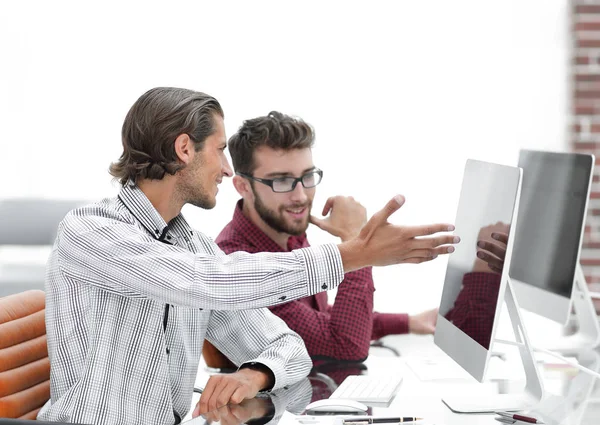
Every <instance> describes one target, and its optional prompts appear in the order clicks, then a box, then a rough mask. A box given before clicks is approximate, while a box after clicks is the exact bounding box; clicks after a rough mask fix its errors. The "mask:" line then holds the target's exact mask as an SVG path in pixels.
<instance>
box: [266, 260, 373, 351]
mask: <svg viewBox="0 0 600 425" xmlns="http://www.w3.org/2000/svg"><path fill="white" fill-rule="evenodd" d="M373 292H374V287H373V276H372V270H371V268H370V267H368V268H364V269H360V270H356V271H354V272H351V273H347V274H346V277H345V279H344V281H343V284H342V285H340V287H339V288H338V292H337V296H336V298H335V303H334V304H333V306H330V308H328V311H318V310H315V309H314V308H312V307H311V306H309V305H307V304H306V303H302V302H299V301H293V302H290V303H287V304H282V305H279V306H275V307H272V308H271V311H273V312H274V313H275V314H276V315H278V316H279V317H281V318H282V319H283V320H284V321H285V322H286V323H287V324H288V326H289V327H290V328H291V329H293V330H294V331H296V332H298V334H299V335H300V336H301V337H302V339H303V340H304V343H305V344H306V348H307V349H308V352H309V354H310V356H311V357H313V358H315V359H322V358H327V359H336V360H347V361H362V360H364V359H366V358H367V356H368V355H369V346H370V344H371V333H372V327H373Z"/></svg>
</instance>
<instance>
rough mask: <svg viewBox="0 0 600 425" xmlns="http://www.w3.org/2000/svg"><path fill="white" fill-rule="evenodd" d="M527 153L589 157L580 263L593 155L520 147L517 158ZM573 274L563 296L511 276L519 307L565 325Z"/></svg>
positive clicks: (579, 247)
mask: <svg viewBox="0 0 600 425" xmlns="http://www.w3.org/2000/svg"><path fill="white" fill-rule="evenodd" d="M524 152H527V153H534V154H535V153H540V154H553V155H559V156H564V157H565V158H568V157H576V156H585V157H588V158H590V159H591V161H590V180H589V182H588V188H587V196H586V198H585V207H584V209H583V211H584V213H583V220H582V226H581V234H580V237H579V245H578V248H577V257H576V263H577V264H579V263H580V257H581V246H582V244H583V237H584V233H585V221H586V217H587V210H588V206H589V199H590V192H591V188H592V180H593V178H594V162H595V156H594V155H592V154H583V153H571V152H551V151H536V150H529V149H521V150H520V151H519V158H520V157H521V154H522V153H524ZM575 275H576V271H575V269H574V270H573V281H572V283H571V295H570V296H569V297H565V296H563V295H558V294H555V293H554V292H550V291H546V290H544V289H542V288H539V287H537V286H534V285H531V284H528V283H527V282H522V281H520V280H518V279H515V278H514V277H511V281H512V283H513V288H514V291H515V294H516V297H517V300H518V301H519V307H520V308H523V309H525V310H527V311H529V312H532V313H535V314H537V315H540V316H543V317H546V318H547V319H550V320H553V321H555V322H557V323H559V324H561V325H565V324H566V323H567V322H568V320H569V317H570V315H571V310H572V305H573V294H574V291H575Z"/></svg>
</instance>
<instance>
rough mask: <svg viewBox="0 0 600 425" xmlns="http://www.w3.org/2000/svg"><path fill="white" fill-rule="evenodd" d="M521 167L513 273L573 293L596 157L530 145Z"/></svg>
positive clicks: (545, 288) (535, 283) (526, 280)
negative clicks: (553, 150) (540, 150)
mask: <svg viewBox="0 0 600 425" xmlns="http://www.w3.org/2000/svg"><path fill="white" fill-rule="evenodd" d="M519 167H521V168H522V169H523V186H522V189H521V201H520V206H519V218H518V226H517V229H516V233H515V245H514V256H513V261H512V263H511V268H510V276H511V277H512V278H514V279H517V280H518V281H520V282H523V283H526V284H529V285H533V286H535V287H537V288H540V289H542V290H543V291H549V292H552V293H554V294H555V295H558V296H561V297H565V298H570V297H571V292H572V290H573V278H574V275H575V268H576V267H577V264H578V261H579V250H580V246H581V238H582V235H583V225H584V221H585V215H586V206H587V199H588V192H589V187H590V182H591V176H592V170H593V156H592V155H583V154H569V153H554V152H537V151H525V150H524V151H521V154H520V157H519ZM520 299H521V297H520V298H519V300H520ZM538 301H541V300H539V299H538ZM524 306H525V305H524Z"/></svg>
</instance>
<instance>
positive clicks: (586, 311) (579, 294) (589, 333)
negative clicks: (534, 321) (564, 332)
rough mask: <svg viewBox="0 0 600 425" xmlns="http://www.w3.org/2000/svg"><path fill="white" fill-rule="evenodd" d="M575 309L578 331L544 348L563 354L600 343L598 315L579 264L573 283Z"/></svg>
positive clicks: (574, 352) (573, 352)
mask: <svg viewBox="0 0 600 425" xmlns="http://www.w3.org/2000/svg"><path fill="white" fill-rule="evenodd" d="M573 309H574V310H575V314H574V316H575V323H576V324H577V325H578V329H577V332H575V333H574V334H572V335H568V336H565V337H563V338H559V339H558V340H556V341H554V342H553V343H552V344H550V346H546V345H544V348H546V349H547V350H551V351H558V352H560V353H562V354H576V353H579V352H581V351H582V350H584V349H590V348H596V347H597V346H598V345H599V344H600V324H599V323H598V315H597V314H596V309H595V308H594V303H593V302H592V297H591V296H590V291H589V290H588V285H587V282H586V281H585V275H584V274H583V269H582V268H581V265H579V264H578V265H577V268H576V270H575V281H574V284H573Z"/></svg>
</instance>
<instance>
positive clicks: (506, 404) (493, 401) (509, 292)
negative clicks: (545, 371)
mask: <svg viewBox="0 0 600 425" xmlns="http://www.w3.org/2000/svg"><path fill="white" fill-rule="evenodd" d="M504 301H505V302H506V307H507V310H508V315H509V318H510V321H511V324H512V327H513V331H514V334H515V339H516V342H511V345H516V346H517V347H519V353H520V357H521V361H522V363H523V368H524V370H525V379H526V384H525V389H524V391H523V392H520V393H511V394H496V395H485V396H481V397H477V396H449V397H444V398H443V399H442V401H443V402H444V403H445V404H446V405H447V406H448V407H449V408H450V410H452V411H453V412H456V413H486V412H496V411H500V410H502V411H518V410H527V409H530V408H532V407H534V406H535V405H537V404H538V403H539V402H540V401H541V400H542V398H543V395H544V388H543V385H542V381H541V379H540V375H539V373H538V369H537V366H536V362H535V358H534V357H533V352H532V350H531V346H530V344H529V339H528V338H527V333H526V331H525V328H524V327H523V322H522V320H521V314H520V312H519V307H518V304H517V300H516V299H515V296H514V291H513V288H512V283H511V280H510V278H507V282H506V291H505V293H504ZM496 343H502V341H501V340H496V339H494V340H493V343H492V344H491V346H490V352H491V349H492V347H493V345H494V344H496ZM488 361H489V359H488Z"/></svg>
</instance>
